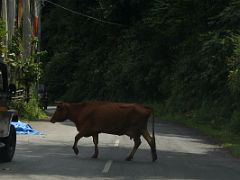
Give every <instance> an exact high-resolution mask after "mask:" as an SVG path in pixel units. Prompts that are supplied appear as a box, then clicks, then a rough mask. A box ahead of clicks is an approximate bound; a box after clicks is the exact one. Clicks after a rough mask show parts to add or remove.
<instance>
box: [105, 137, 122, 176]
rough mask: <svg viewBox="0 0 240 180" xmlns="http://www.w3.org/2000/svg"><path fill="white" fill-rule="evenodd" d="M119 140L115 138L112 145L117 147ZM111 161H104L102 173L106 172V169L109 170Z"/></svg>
mask: <svg viewBox="0 0 240 180" xmlns="http://www.w3.org/2000/svg"><path fill="white" fill-rule="evenodd" d="M119 142H120V140H119V139H117V140H116V141H115V143H114V147H118V146H119ZM112 163H113V161H112V160H108V161H107V162H106V164H105V166H104V168H103V170H102V173H108V171H109V169H110V167H111V165H112Z"/></svg>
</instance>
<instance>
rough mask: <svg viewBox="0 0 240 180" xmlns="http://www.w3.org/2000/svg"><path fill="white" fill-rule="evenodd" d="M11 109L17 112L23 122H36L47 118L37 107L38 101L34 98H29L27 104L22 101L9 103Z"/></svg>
mask: <svg viewBox="0 0 240 180" xmlns="http://www.w3.org/2000/svg"><path fill="white" fill-rule="evenodd" d="M11 107H12V108H14V109H16V110H17V111H18V114H19V119H20V120H23V121H29V120H37V119H43V118H46V117H47V116H46V114H45V113H44V112H43V110H42V109H41V108H40V107H39V104H38V101H37V99H36V98H35V97H31V99H30V100H29V102H28V103H27V102H25V101H24V100H17V101H13V102H11Z"/></svg>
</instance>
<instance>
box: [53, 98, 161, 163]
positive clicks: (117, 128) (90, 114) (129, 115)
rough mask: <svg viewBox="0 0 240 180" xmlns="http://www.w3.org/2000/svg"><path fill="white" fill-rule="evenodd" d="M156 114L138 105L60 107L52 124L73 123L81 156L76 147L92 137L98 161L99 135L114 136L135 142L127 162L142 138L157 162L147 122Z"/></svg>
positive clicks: (96, 103)
mask: <svg viewBox="0 0 240 180" xmlns="http://www.w3.org/2000/svg"><path fill="white" fill-rule="evenodd" d="M151 115H153V111H152V110H151V109H150V108H148V107H145V106H143V105H139V104H128V103H114V102H83V103H63V102H62V103H58V105H57V109H56V112H55V113H54V115H53V117H52V118H51V120H50V122H52V123H55V122H63V121H65V120H66V119H69V120H71V121H73V122H74V123H75V125H76V127H77V130H78V132H79V133H78V134H77V135H76V137H75V142H74V145H73V150H74V152H75V154H76V155H77V154H78V152H79V151H78V148H77V143H78V141H79V139H80V138H82V137H89V136H92V137H93V143H94V145H95V152H94V154H93V156H92V158H97V157H98V134H99V133H107V134H114V135H127V136H129V137H130V138H131V139H132V138H133V139H134V148H133V150H132V152H131V153H130V154H129V156H128V157H127V158H126V160H127V161H130V160H132V158H133V156H134V154H135V152H136V150H137V149H138V147H139V146H140V144H141V139H140V136H141V135H142V136H143V137H144V138H145V139H146V141H147V142H148V144H149V145H150V147H151V153H152V159H153V161H155V160H157V153H156V144H155V136H154V117H153V118H152V119H153V124H152V125H153V137H151V136H150V134H149V132H148V130H147V122H148V119H149V117H150V116H151Z"/></svg>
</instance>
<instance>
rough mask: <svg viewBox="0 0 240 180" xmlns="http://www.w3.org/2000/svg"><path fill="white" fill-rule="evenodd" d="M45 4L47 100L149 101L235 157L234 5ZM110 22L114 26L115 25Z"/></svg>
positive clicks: (189, 1) (238, 70)
mask: <svg viewBox="0 0 240 180" xmlns="http://www.w3.org/2000/svg"><path fill="white" fill-rule="evenodd" d="M54 2H55V3H57V4H60V5H61V6H64V7H67V8H68V9H71V10H73V11H77V12H81V13H84V14H87V15H90V16H93V17H96V18H98V19H101V20H104V21H108V22H114V24H111V23H106V22H105V23H104V22H99V21H94V20H93V19H90V18H86V17H83V16H80V15H79V14H76V13H72V11H71V12H70V11H66V9H62V8H60V7H59V6H54V5H53V4H49V3H47V2H45V6H44V8H43V30H42V31H43V34H44V36H43V37H42V38H43V39H42V46H43V49H47V50H48V52H49V53H48V56H47V57H46V58H44V59H42V62H43V67H44V79H45V84H46V85H47V89H48V95H49V98H50V101H55V100H66V101H71V102H76V101H83V100H92V99H94V100H96V99H97V100H111V101H127V102H156V104H160V105H161V106H160V105H158V106H160V107H159V108H156V109H157V111H159V112H158V114H159V117H160V118H161V119H163V120H174V121H176V122H180V123H184V124H186V125H187V126H190V127H194V128H197V129H199V130H201V131H202V132H204V133H206V134H208V135H209V136H211V137H213V138H216V139H218V140H219V142H221V143H223V145H224V147H226V148H227V149H231V152H232V153H234V154H235V155H236V154H237V155H238V156H239V154H240V148H239V147H240V146H239V136H240V101H239V98H240V58H239V57H240V33H239V29H240V27H239V26H240V24H239V22H240V15H239V13H238V12H239V8H240V2H239V1H238V0H213V1H209V0H201V1H199V0H154V1H144V0H122V1H113V0H106V1H102V0H97V1H89V0H72V1H68V0H61V1H60V0H54ZM116 24H117V25H116Z"/></svg>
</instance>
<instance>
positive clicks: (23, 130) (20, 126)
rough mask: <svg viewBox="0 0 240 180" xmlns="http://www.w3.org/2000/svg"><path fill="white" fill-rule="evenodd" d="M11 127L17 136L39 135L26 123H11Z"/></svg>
mask: <svg viewBox="0 0 240 180" xmlns="http://www.w3.org/2000/svg"><path fill="white" fill-rule="evenodd" d="M11 124H12V125H14V126H15V128H16V133H17V134H32V135H41V134H42V133H40V132H39V131H37V130H34V129H33V128H32V127H31V126H30V125H29V124H28V123H23V122H21V121H18V122H11Z"/></svg>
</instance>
